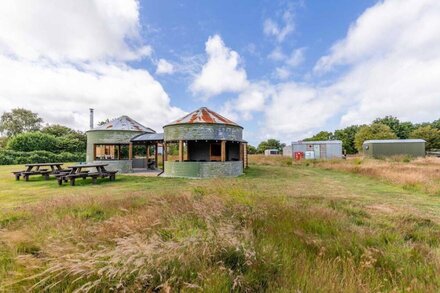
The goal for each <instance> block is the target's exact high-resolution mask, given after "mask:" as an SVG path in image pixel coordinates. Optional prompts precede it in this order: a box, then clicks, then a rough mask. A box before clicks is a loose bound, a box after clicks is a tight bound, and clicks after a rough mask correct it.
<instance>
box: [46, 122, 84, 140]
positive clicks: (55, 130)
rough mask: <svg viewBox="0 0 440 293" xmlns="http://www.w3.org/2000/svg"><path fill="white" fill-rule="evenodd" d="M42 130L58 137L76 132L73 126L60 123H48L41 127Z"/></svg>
mask: <svg viewBox="0 0 440 293" xmlns="http://www.w3.org/2000/svg"><path fill="white" fill-rule="evenodd" d="M41 132H42V133H47V134H51V135H53V136H56V137H60V136H66V135H69V134H74V133H76V131H75V130H73V129H72V128H69V127H67V126H64V125H60V124H52V125H47V126H46V127H44V128H43V129H41Z"/></svg>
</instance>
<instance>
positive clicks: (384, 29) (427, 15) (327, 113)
mask: <svg viewBox="0 0 440 293" xmlns="http://www.w3.org/2000/svg"><path fill="white" fill-rule="evenodd" d="M301 55H302V53H296V54H291V55H290V59H289V60H290V63H291V64H290V65H295V64H300V63H301V62H302V61H301V62H300V61H299V60H301V59H302V58H303V57H301ZM271 57H272V58H273V59H277V62H283V63H282V64H281V65H280V66H279V67H278V69H277V70H278V74H279V77H280V78H281V79H282V78H287V77H288V76H289V75H290V71H288V69H289V68H290V67H289V64H288V61H287V60H288V58H287V55H285V54H284V53H283V52H282V51H281V50H278V51H277V50H275V51H274V52H273V54H271ZM284 70H285V71H284ZM328 71H333V72H332V74H331V75H326V73H327V72H328ZM315 72H316V73H319V74H321V75H320V78H321V80H323V81H324V82H323V83H317V82H313V81H312V82H310V83H308V84H302V83H295V82H285V81H283V82H278V83H271V84H268V85H267V88H269V89H270V90H269V94H267V95H264V94H261V97H264V103H261V102H259V103H257V104H258V105H261V104H264V107H263V110H260V109H261V107H255V108H254V107H251V109H249V110H245V109H241V108H240V107H238V105H239V104H238V99H239V98H237V100H232V101H229V102H228V103H229V104H230V108H231V109H235V111H236V112H237V113H238V114H236V116H237V117H249V116H251V115H252V114H254V113H257V112H260V113H261V115H263V117H264V123H263V125H264V126H265V127H264V129H262V131H261V133H263V136H264V137H267V136H268V135H270V136H274V137H278V138H280V139H289V140H293V139H301V138H304V137H306V136H308V135H310V134H311V133H312V132H314V131H318V130H322V129H329V130H330V128H329V126H328V125H329V123H330V121H332V124H331V125H332V127H343V126H347V125H350V124H360V123H367V122H370V121H371V120H373V119H374V118H377V117H380V116H385V115H394V116H397V117H399V118H400V119H402V120H410V121H414V122H422V121H432V120H434V119H438V118H439V111H438V109H440V2H439V1H436V0H408V1H404V2H402V1H399V0H386V1H381V2H379V3H377V4H376V5H374V6H373V7H371V8H369V9H367V10H366V11H365V12H364V13H363V14H362V15H361V16H360V17H359V18H358V19H357V20H356V21H355V23H354V24H352V25H351V26H350V28H349V30H348V32H347V35H346V36H345V37H344V38H343V39H342V40H340V41H338V42H336V43H335V44H334V45H333V46H332V47H331V49H330V52H329V54H328V55H326V56H323V57H322V58H320V59H319V61H318V62H317V64H316V66H315ZM314 77H316V76H314ZM257 90H258V89H257ZM243 99H246V100H247V101H249V102H251V101H252V100H253V99H254V98H253V96H249V97H247V98H246V97H245V96H242V103H243V104H246V102H243ZM242 113H244V115H243V114H242ZM338 121H339V126H338V125H337V124H338Z"/></svg>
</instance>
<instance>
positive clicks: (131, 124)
mask: <svg viewBox="0 0 440 293" xmlns="http://www.w3.org/2000/svg"><path fill="white" fill-rule="evenodd" d="M93 130H126V131H143V132H148V133H156V131H154V130H153V129H151V128H148V127H145V126H143V125H142V124H140V123H139V122H137V121H135V120H133V119H131V118H130V117H128V116H125V115H124V116H121V117H119V118H116V119H113V120H111V121H109V122H107V123H105V124H103V125H100V126H98V127H96V128H93V129H90V130H89V131H93Z"/></svg>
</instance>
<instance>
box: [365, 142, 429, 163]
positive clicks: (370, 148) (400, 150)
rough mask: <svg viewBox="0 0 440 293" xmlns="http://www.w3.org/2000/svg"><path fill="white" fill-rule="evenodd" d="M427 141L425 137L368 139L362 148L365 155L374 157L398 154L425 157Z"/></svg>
mask: <svg viewBox="0 0 440 293" xmlns="http://www.w3.org/2000/svg"><path fill="white" fill-rule="evenodd" d="M425 143H426V141H424V140H423V139H386V140H366V141H365V142H364V143H363V144H362V149H363V152H364V154H365V155H367V156H370V157H374V158H380V157H389V156H398V155H407V156H411V157H423V156H425Z"/></svg>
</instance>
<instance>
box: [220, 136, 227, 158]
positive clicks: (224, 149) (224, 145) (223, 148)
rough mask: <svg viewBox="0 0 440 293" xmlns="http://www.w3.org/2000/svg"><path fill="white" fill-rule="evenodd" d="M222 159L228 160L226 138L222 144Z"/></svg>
mask: <svg viewBox="0 0 440 293" xmlns="http://www.w3.org/2000/svg"><path fill="white" fill-rule="evenodd" d="M221 160H222V162H224V161H226V140H222V144H221Z"/></svg>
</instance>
